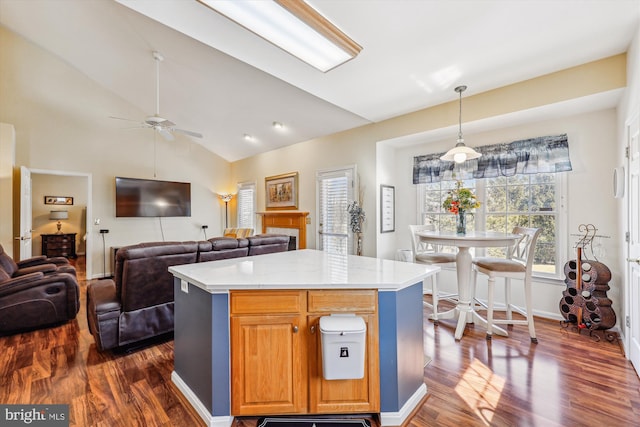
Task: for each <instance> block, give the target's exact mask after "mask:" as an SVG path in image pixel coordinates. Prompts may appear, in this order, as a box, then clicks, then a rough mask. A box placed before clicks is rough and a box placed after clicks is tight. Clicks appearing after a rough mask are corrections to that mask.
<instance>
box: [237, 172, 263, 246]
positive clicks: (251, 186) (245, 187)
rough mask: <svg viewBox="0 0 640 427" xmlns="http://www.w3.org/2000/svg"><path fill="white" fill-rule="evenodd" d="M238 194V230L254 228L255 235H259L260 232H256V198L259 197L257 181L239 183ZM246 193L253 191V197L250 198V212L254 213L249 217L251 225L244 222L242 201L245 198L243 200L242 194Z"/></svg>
mask: <svg viewBox="0 0 640 427" xmlns="http://www.w3.org/2000/svg"><path fill="white" fill-rule="evenodd" d="M237 189H238V193H237V195H236V224H237V227H238V228H252V229H253V232H254V234H258V231H257V230H256V215H257V214H256V203H257V202H256V196H257V194H256V193H257V185H256V182H255V181H246V182H239V183H238V186H237ZM245 191H252V192H253V197H251V198H250V200H249V203H250V207H249V208H250V211H251V212H252V214H251V215H249V216H248V218H250V219H249V223H246V222H245V221H243V220H242V217H243V215H242V212H243V211H244V209H243V206H242V200H244V198H242V200H241V194H240V193H241V192H245Z"/></svg>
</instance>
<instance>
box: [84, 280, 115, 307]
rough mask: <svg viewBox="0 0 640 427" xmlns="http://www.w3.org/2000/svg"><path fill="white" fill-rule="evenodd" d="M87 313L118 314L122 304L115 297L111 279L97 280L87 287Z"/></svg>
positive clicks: (113, 283) (113, 284)
mask: <svg viewBox="0 0 640 427" xmlns="http://www.w3.org/2000/svg"><path fill="white" fill-rule="evenodd" d="M87 304H89V307H88V309H89V311H91V312H93V313H96V314H104V313H108V312H120V310H121V309H122V304H120V301H119V300H118V296H117V295H116V284H115V282H114V281H113V280H111V279H105V280H99V281H97V282H94V283H91V284H90V285H89V286H88V287H87Z"/></svg>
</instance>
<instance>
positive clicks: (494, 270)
mask: <svg viewBox="0 0 640 427" xmlns="http://www.w3.org/2000/svg"><path fill="white" fill-rule="evenodd" d="M540 231H541V229H539V228H526V227H515V228H514V229H513V234H520V235H522V238H521V239H520V240H519V241H518V242H517V243H516V244H515V245H514V246H512V247H511V248H509V251H508V257H507V258H491V257H480V258H475V259H474V260H473V288H472V292H473V296H474V299H473V301H474V304H475V307H477V306H478V305H479V306H480V307H482V308H484V309H486V311H487V317H486V319H485V318H482V317H481V316H480V315H478V317H480V318H481V319H482V320H483V321H486V323H487V340H490V339H491V337H492V334H493V327H494V325H495V324H506V325H528V326H529V336H530V337H531V342H533V343H537V342H538V339H537V338H536V330H535V326H534V324H533V313H532V305H531V271H532V270H533V255H534V249H535V246H536V241H537V240H538V236H539V235H540ZM478 273H482V274H486V275H487V276H488V281H487V283H488V289H487V303H486V304H485V303H483V302H481V301H478V300H477V299H476V298H475V295H476V284H477V280H478ZM496 277H503V278H504V279H505V282H504V287H505V291H504V293H505V308H504V310H502V309H500V311H505V312H506V319H494V317H493V314H494V311H498V310H496V308H495V301H494V298H495V295H494V287H495V281H496ZM511 279H519V280H522V281H523V283H524V298H525V310H522V309H521V308H520V307H518V306H516V305H513V304H512V303H511ZM482 308H481V310H482ZM513 311H515V312H517V313H520V314H521V315H523V316H524V317H525V319H524V320H514V319H513V315H512V313H513ZM476 314H477V313H476ZM503 332H505V331H503ZM505 335H506V332H505Z"/></svg>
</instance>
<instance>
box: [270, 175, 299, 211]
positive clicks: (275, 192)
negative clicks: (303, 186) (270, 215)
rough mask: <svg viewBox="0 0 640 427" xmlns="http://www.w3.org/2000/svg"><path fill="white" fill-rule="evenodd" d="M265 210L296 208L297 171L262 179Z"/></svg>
mask: <svg viewBox="0 0 640 427" xmlns="http://www.w3.org/2000/svg"><path fill="white" fill-rule="evenodd" d="M264 186H265V205H266V206H265V207H266V210H268V211H270V210H279V209H280V210H286V209H298V172H290V173H285V174H281V175H274V176H268V177H265V179H264Z"/></svg>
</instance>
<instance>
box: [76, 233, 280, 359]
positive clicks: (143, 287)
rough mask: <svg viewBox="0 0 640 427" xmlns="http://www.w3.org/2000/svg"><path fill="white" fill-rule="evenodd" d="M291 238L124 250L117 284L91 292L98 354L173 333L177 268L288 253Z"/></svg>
mask: <svg viewBox="0 0 640 427" xmlns="http://www.w3.org/2000/svg"><path fill="white" fill-rule="evenodd" d="M288 245H289V236H285V235H277V234H262V235H257V236H251V237H248V238H232V237H214V238H212V239H209V240H206V241H201V242H156V243H140V244H137V245H132V246H125V247H122V248H120V249H118V252H117V253H116V269H115V277H114V280H111V279H106V280H99V281H95V282H92V283H90V284H89V285H88V287H87V320H88V323H89V330H90V332H91V334H92V335H93V336H94V338H95V340H96V345H97V347H98V349H99V350H101V351H102V350H108V349H114V348H117V347H123V346H131V345H132V344H134V343H137V342H139V341H143V340H146V339H149V338H153V337H156V336H159V335H163V334H166V333H169V332H172V331H173V301H174V297H173V275H172V274H171V273H169V271H168V268H169V267H170V266H173V265H180V264H190V263H195V262H206V261H215V260H221V259H229V258H238V257H244V256H252V255H260V254H266V253H272V252H284V251H286V250H287V249H288Z"/></svg>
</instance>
